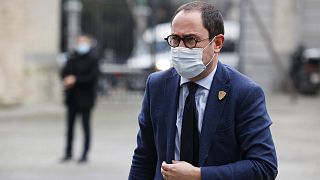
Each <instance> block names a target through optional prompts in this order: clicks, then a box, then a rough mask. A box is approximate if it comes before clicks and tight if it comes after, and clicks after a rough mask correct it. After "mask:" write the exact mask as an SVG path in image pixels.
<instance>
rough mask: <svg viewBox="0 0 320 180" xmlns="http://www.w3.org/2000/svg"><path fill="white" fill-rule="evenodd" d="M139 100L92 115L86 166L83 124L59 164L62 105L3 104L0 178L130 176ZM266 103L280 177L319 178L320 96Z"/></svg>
mask: <svg viewBox="0 0 320 180" xmlns="http://www.w3.org/2000/svg"><path fill="white" fill-rule="evenodd" d="M118 96H119V95H118ZM120 96H121V95H120ZM140 101H141V95H139V94H135V95H134V96H129V97H125V96H121V97H112V96H111V97H109V98H102V99H100V101H99V103H98V105H97V107H96V109H95V111H94V114H93V121H92V126H93V127H92V129H93V137H92V138H93V141H92V149H91V152H90V157H89V159H90V161H89V163H87V164H77V162H76V160H77V158H78V157H79V155H80V152H81V145H82V142H81V140H82V132H81V129H80V128H81V126H80V123H77V126H76V136H75V137H76V138H75V160H74V161H72V162H69V163H65V164H61V163H59V159H60V158H61V157H62V154H63V145H64V131H65V129H64V128H65V127H64V123H65V122H64V108H63V106H60V105H59V104H47V105H41V106H32V107H31V106H28V107H17V108H0V137H1V143H0V180H61V179H63V180H106V179H108V180H122V179H127V175H128V171H129V168H130V162H131V156H132V153H133V149H134V147H135V138H136V133H137V129H138V125H137V115H138V112H139V109H140V104H141V102H140ZM267 102H268V110H269V113H270V116H271V117H272V119H273V122H274V123H273V125H272V131H273V136H274V141H275V144H276V148H277V153H278V158H279V175H278V178H277V179H279V180H301V179H304V180H316V179H319V177H320V168H319V167H320V131H319V130H320V110H319V107H320V97H319V96H317V97H305V96H301V97H299V98H298V100H297V101H292V100H291V99H290V97H289V96H287V95H283V94H276V95H268V96H267Z"/></svg>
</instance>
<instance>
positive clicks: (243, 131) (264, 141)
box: [201, 86, 278, 180]
mask: <svg viewBox="0 0 320 180" xmlns="http://www.w3.org/2000/svg"><path fill="white" fill-rule="evenodd" d="M236 114H237V117H236V135H237V138H238V142H239V146H240V149H241V152H240V153H241V154H240V155H241V160H240V161H237V162H234V163H230V164H225V165H221V166H208V167H201V178H202V179H204V180H258V179H259V180H272V179H275V178H276V176H277V173H278V171H277V158H276V152H275V147H274V144H273V140H272V136H271V132H270V128H269V127H270V125H271V120H270V117H269V116H268V113H267V110H266V105H265V97H264V94H263V91H262V89H261V88H260V87H258V86H254V87H252V88H251V90H248V91H246V93H245V95H244V96H243V98H242V100H241V102H240V105H239V106H238V109H237V113H236Z"/></svg>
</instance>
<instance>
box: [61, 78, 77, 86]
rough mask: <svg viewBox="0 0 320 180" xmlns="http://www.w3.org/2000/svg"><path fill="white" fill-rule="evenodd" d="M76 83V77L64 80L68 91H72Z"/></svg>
mask: <svg viewBox="0 0 320 180" xmlns="http://www.w3.org/2000/svg"><path fill="white" fill-rule="evenodd" d="M75 83H76V77H75V76H74V75H68V76H66V77H65V78H64V79H63V86H64V87H65V88H66V89H70V88H71V87H72V86H73V85H74V84H75Z"/></svg>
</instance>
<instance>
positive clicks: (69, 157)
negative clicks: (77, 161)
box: [60, 156, 72, 163]
mask: <svg viewBox="0 0 320 180" xmlns="http://www.w3.org/2000/svg"><path fill="white" fill-rule="evenodd" d="M71 160H72V157H71V156H65V157H63V158H62V159H61V160H60V162H61V163H64V162H68V161H71Z"/></svg>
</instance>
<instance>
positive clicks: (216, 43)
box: [213, 34, 224, 53]
mask: <svg viewBox="0 0 320 180" xmlns="http://www.w3.org/2000/svg"><path fill="white" fill-rule="evenodd" d="M223 43H224V35H223V34H218V35H217V36H216V37H215V40H214V43H213V44H214V47H213V49H214V52H215V53H219V52H220V50H221V48H222V46H223Z"/></svg>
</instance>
